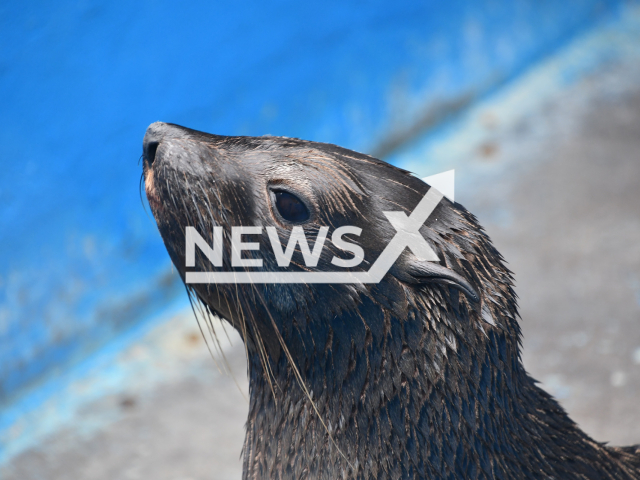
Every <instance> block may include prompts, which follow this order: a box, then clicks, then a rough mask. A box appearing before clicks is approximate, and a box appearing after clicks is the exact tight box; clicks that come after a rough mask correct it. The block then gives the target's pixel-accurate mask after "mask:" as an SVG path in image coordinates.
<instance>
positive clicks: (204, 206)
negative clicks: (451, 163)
mask: <svg viewBox="0 0 640 480" xmlns="http://www.w3.org/2000/svg"><path fill="white" fill-rule="evenodd" d="M143 152H144V153H143V158H144V162H143V175H144V182H145V191H146V194H147V198H148V200H149V204H150V206H151V209H152V211H153V215H154V217H155V219H156V222H157V225H158V228H159V231H160V233H161V235H162V238H163V240H164V243H165V245H166V247H167V251H168V252H169V255H170V257H171V259H172V261H173V263H174V264H175V266H176V268H177V270H178V272H179V273H180V275H181V276H182V278H183V280H184V279H185V275H186V272H187V271H191V270H198V271H207V270H211V268H212V267H211V264H210V263H208V260H207V259H206V258H205V257H204V256H203V255H197V254H196V255H195V256H196V258H195V260H194V265H195V267H194V268H187V267H186V266H185V265H186V263H185V261H186V257H185V248H186V241H185V229H186V227H188V226H191V227H195V228H196V229H197V231H198V232H199V233H200V234H201V235H202V236H203V238H204V239H205V240H206V241H207V242H208V244H210V245H212V244H214V240H215V239H214V238H213V237H214V233H213V231H214V227H223V232H224V236H225V237H224V238H225V239H226V240H229V238H228V237H229V229H230V228H232V227H233V226H241V225H243V226H251V225H253V226H264V227H273V229H272V231H274V232H276V233H277V236H278V238H279V240H280V242H281V244H282V245H283V246H284V245H287V241H288V238H289V235H290V234H291V232H292V228H293V227H295V226H302V227H303V228H304V232H305V233H306V234H307V236H308V237H309V238H310V239H313V238H319V237H318V235H319V234H320V233H321V232H322V228H323V227H324V226H328V227H330V228H331V229H336V228H338V227H340V226H343V225H351V226H356V227H358V228H359V229H361V234H360V235H359V236H357V237H356V236H353V235H352V236H351V237H349V240H350V242H351V243H352V244H357V245H358V246H360V247H361V248H362V251H364V252H365V255H364V261H362V262H361V263H360V264H359V265H357V266H354V267H352V268H351V271H354V272H360V271H362V272H364V271H367V270H368V269H369V268H370V266H371V264H372V263H373V262H374V261H375V259H376V258H378V256H379V255H380V254H381V252H382V251H383V250H384V248H385V247H386V245H387V244H388V243H389V242H390V240H391V239H392V237H393V236H394V234H395V230H394V228H393V227H392V225H391V224H390V222H389V220H388V219H387V217H385V215H384V214H383V212H385V211H387V212H388V211H403V212H406V214H407V215H409V214H410V213H411V212H412V211H413V209H414V208H415V207H416V205H417V204H418V202H419V201H420V200H421V199H422V198H423V197H424V196H425V194H426V193H428V191H429V189H430V188H431V187H430V186H429V185H427V184H426V183H424V182H422V181H421V180H420V179H418V178H416V177H414V176H412V175H411V174H410V173H409V172H407V171H404V170H401V169H399V168H396V167H394V166H391V165H389V164H387V163H385V162H383V161H380V160H377V159H375V158H372V157H370V156H367V155H363V154H360V153H356V152H353V151H350V150H347V149H344V148H341V147H338V146H335V145H330V144H323V143H316V142H310V141H304V140H299V139H293V138H285V137H272V136H265V137H227V136H219V135H210V134H207V133H203V132H199V131H195V130H191V129H188V128H184V127H180V126H177V125H172V124H166V123H154V124H152V125H151V126H150V127H149V128H148V130H147V132H146V135H145V137H144V142H143ZM419 232H420V234H421V235H422V237H423V238H424V239H425V240H426V242H428V244H429V245H430V246H431V248H432V249H433V251H434V252H435V253H436V254H437V256H438V258H439V262H425V261H424V260H421V259H420V258H418V257H417V256H416V255H415V254H414V253H413V252H412V251H411V249H405V251H404V252H403V253H402V255H401V256H400V257H399V258H398V259H397V260H396V262H395V263H394V265H393V266H392V267H391V269H390V270H389V272H388V273H387V274H386V275H385V276H384V278H383V279H382V281H380V282H379V283H377V284H284V283H283V284H268V283H266V284H186V286H187V291H188V293H189V296H190V298H192V299H193V300H194V301H195V302H196V306H199V307H201V308H202V309H204V311H205V312H206V313H207V314H209V315H217V316H219V317H221V318H223V319H226V320H227V321H228V322H229V323H230V324H231V325H233V327H234V328H236V329H237V330H238V331H239V332H240V335H241V336H242V338H243V340H244V342H245V345H246V350H247V355H248V375H249V379H250V407H249V417H248V420H247V425H246V428H247V432H246V439H245V443H244V448H243V471H244V473H243V476H244V478H245V479H262V478H273V479H330V480H335V479H337V478H343V479H346V478H359V479H394V480H395V479H417V478H447V479H481V478H487V479H488V478H496V479H515V478H518V479H519V478H531V479H540V478H549V479H638V478H640V447H638V446H633V447H609V446H605V445H604V444H601V443H598V442H596V441H594V440H592V439H591V438H590V437H589V436H588V435H586V434H585V433H584V432H582V431H581V430H580V429H579V428H578V426H577V425H576V424H575V423H574V422H573V421H572V420H571V419H570V418H569V417H568V416H567V414H566V413H565V411H564V410H563V409H562V407H560V405H559V404H558V403H557V402H556V401H555V400H554V399H553V398H552V397H551V396H550V395H549V394H547V393H546V392H545V391H543V390H542V389H540V388H539V387H538V386H537V385H536V382H535V380H534V379H533V378H531V377H530V376H529V375H528V374H527V372H526V371H525V369H524V367H523V365H522V362H521V358H520V335H521V333H520V328H519V326H518V321H517V320H518V311H517V304H516V294H515V292H514V289H513V278H512V275H511V272H510V271H509V270H508V269H507V268H506V266H505V264H504V261H503V258H502V257H501V255H500V253H499V252H498V251H497V250H496V249H495V248H494V247H493V245H492V243H491V241H490V239H489V237H488V236H487V234H486V233H485V232H484V231H483V229H482V227H481V226H480V225H479V224H478V222H477V220H476V218H475V217H474V216H473V215H472V214H471V213H469V212H468V211H467V210H466V209H465V208H464V207H463V206H461V205H460V204H458V203H452V202H451V201H449V200H447V199H446V198H445V199H442V201H440V203H438V205H437V207H436V208H435V210H434V211H433V214H432V215H430V216H429V218H428V219H427V220H426V221H425V222H424V224H423V225H422V226H421V227H420V229H419ZM251 239H252V241H253V242H254V244H255V245H257V247H260V248H261V250H260V255H261V259H262V265H261V266H260V267H251V268H250V270H252V271H278V268H279V267H278V265H279V264H278V262H277V258H275V257H274V255H272V254H271V253H270V252H271V244H270V239H269V236H268V235H267V233H266V232H265V230H264V229H262V230H261V233H259V234H255V235H252V236H251ZM316 241H317V240H316ZM255 245H254V247H255ZM257 247H255V248H257ZM257 254H258V252H257V250H255V249H253V250H247V251H245V252H244V256H245V257H246V258H247V259H254V260H255V259H257ZM292 255H293V256H292V257H291V265H290V267H289V270H294V271H300V272H303V271H333V270H335V269H336V267H335V266H334V265H332V264H331V259H332V258H336V257H338V258H343V259H345V258H349V254H348V252H345V251H344V249H343V248H338V247H336V245H335V244H329V243H327V244H325V246H324V248H323V250H322V251H321V253H320V254H319V257H318V262H317V265H315V266H311V267H310V266H307V264H305V262H304V261H303V260H304V259H303V252H301V251H300V249H297V250H296V251H295V252H294V253H293V254H292ZM231 256H232V252H231V251H230V247H229V242H227V243H224V249H223V251H222V258H221V262H222V266H223V269H224V270H227V271H229V270H236V271H241V270H243V269H242V268H240V269H238V268H237V267H236V268H234V266H233V261H232V258H231ZM245 268H246V267H245Z"/></svg>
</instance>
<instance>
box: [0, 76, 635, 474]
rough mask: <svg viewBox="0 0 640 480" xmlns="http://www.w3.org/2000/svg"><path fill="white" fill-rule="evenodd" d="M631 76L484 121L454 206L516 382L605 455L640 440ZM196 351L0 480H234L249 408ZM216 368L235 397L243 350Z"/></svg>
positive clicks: (92, 408) (21, 460)
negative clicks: (505, 269)
mask: <svg viewBox="0 0 640 480" xmlns="http://www.w3.org/2000/svg"><path fill="white" fill-rule="evenodd" d="M639 72H640V68H639V66H638V65H617V64H612V65H610V66H609V67H608V68H606V69H600V70H598V71H595V72H593V73H592V74H589V75H587V76H585V77H584V78H583V79H582V80H581V81H579V82H577V83H576V84H575V85H573V86H571V87H570V88H568V89H567V90H566V91H565V92H564V93H563V95H562V97H560V98H553V99H552V100H549V101H547V102H546V103H543V104H541V105H540V108H539V111H538V112H537V113H536V114H535V115H532V116H530V117H528V118H524V119H522V120H521V121H518V122H515V123H510V124H508V125H505V126H504V128H497V127H496V125H499V124H500V122H501V121H502V119H501V118H500V117H494V116H492V115H491V112H485V114H484V116H483V117H482V118H483V120H482V121H483V122H484V127H486V135H485V136H484V137H483V139H482V141H480V142H479V143H477V145H474V146H473V148H474V151H475V155H476V158H475V159H474V161H475V162H476V163H477V164H478V165H481V166H483V167H482V168H484V170H483V171H486V172H489V173H487V174H486V175H485V176H483V177H482V181H478V182H475V183H474V182H473V181H470V179H469V178H467V179H466V180H465V179H464V178H463V180H464V181H463V184H464V185H466V186H467V187H468V188H465V189H463V190H459V193H457V199H458V200H459V201H460V202H461V203H463V204H464V205H465V206H467V208H469V209H470V210H471V211H473V212H474V213H476V214H477V216H478V217H479V219H480V221H481V223H483V225H484V226H485V228H486V230H487V231H488V233H489V235H490V236H491V237H492V238H493V240H494V242H495V244H496V246H497V247H498V249H499V250H500V251H501V252H502V254H503V255H504V256H505V258H506V259H507V261H508V262H509V265H510V267H511V269H512V270H513V271H514V272H515V278H516V282H517V284H516V291H517V293H518V295H519V297H520V306H521V315H522V327H523V332H524V354H523V357H524V361H525V364H526V367H527V369H528V370H529V371H530V373H531V374H532V375H533V376H534V377H536V378H537V379H539V380H540V381H541V382H542V383H543V386H544V388H546V389H547V390H548V391H550V392H551V393H553V394H554V395H555V396H556V397H557V398H558V399H559V401H560V402H561V403H562V404H563V405H564V406H565V408H566V409H567V410H568V411H569V413H570V415H571V416H572V417H573V418H574V420H576V421H577V422H578V424H579V425H580V426H581V427H582V428H583V429H584V430H586V431H587V432H588V433H589V434H591V435H592V436H593V437H594V438H595V439H597V440H599V441H611V442H612V443H614V444H630V443H640V401H639V399H640V82H637V81H636V80H634V79H637V78H640V76H638V73H639ZM506 159H509V162H510V163H509V164H510V165H512V166H511V167H509V168H498V166H499V165H500V164H501V163H502V162H505V161H506ZM434 173H435V172H434ZM461 175H462V177H464V172H461ZM471 180H473V179H471ZM191 339H192V340H191V341H193V342H195V341H196V340H195V339H194V337H191ZM198 348H200V350H199V351H200V353H199V354H198V355H194V356H192V357H190V358H189V360H188V361H185V363H184V369H185V372H187V373H185V375H184V376H183V378H180V377H178V378H177V379H175V380H172V381H167V382H161V383H160V384H158V385H157V386H156V387H154V388H153V389H152V391H149V392H146V393H140V394H138V393H136V392H135V391H129V392H122V394H119V395H113V396H111V397H108V398H105V399H103V400H101V401H100V402H97V403H94V404H92V405H89V406H87V407H86V409H85V410H84V411H83V412H82V414H81V415H79V416H78V419H77V422H78V424H82V423H83V422H87V423H90V422H92V421H93V420H94V419H95V418H97V417H100V416H101V415H104V412H105V411H109V412H118V413H117V415H114V420H113V421H111V422H109V423H108V424H106V425H105V426H104V427H101V428H99V429H95V430H93V431H91V433H89V434H85V435H81V434H79V433H78V432H79V429H78V428H77V427H78V425H69V427H68V428H66V429H65V430H63V431H59V432H58V433H55V434H54V435H52V436H50V437H49V438H48V439H47V440H46V441H44V442H42V443H41V444H40V445H39V446H38V447H37V448H33V449H31V450H29V451H26V452H24V453H22V454H21V455H19V456H17V457H16V458H15V459H14V460H13V461H12V462H11V463H10V464H9V465H8V466H7V467H6V468H5V469H4V470H3V471H0V478H3V479H5V480H30V479H51V480H55V479H105V480H106V479H109V480H116V479H137V478H153V479H157V480H164V479H166V480H178V479H181V480H186V479H192V480H196V479H227V478H240V473H241V465H240V461H239V455H240V450H241V444H242V439H243V434H244V428H243V425H244V421H245V415H246V410H247V404H246V402H245V401H244V400H243V398H242V395H241V394H240V393H239V391H238V388H237V387H236V385H235V384H234V382H233V381H232V379H231V378H230V377H225V376H222V375H219V374H215V373H214V371H213V369H212V368H210V367H211V364H212V361H211V359H210V358H209V357H208V356H207V354H206V353H202V352H204V350H203V349H202V347H201V346H200V347H198ZM228 356H229V363H230V364H231V366H232V369H233V370H234V372H235V376H236V378H237V379H238V380H239V381H240V383H241V384H242V388H244V389H245V390H246V380H245V371H244V369H245V366H244V360H243V356H244V352H243V351H242V347H241V346H240V345H236V346H235V347H233V348H231V349H230V350H228ZM194 372H196V374H194Z"/></svg>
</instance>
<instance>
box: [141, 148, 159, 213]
mask: <svg viewBox="0 0 640 480" xmlns="http://www.w3.org/2000/svg"><path fill="white" fill-rule="evenodd" d="M144 162H145V168H144V191H145V193H146V194H147V200H148V201H149V205H150V206H151V210H152V211H154V212H155V211H160V210H162V202H161V201H160V195H158V191H157V189H156V181H155V175H154V170H153V167H152V166H150V165H148V164H147V159H146V158H145V160H144Z"/></svg>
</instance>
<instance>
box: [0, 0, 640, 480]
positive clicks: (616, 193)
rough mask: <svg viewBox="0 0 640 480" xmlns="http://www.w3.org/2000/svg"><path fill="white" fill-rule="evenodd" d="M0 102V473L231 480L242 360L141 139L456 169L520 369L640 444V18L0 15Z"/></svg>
mask: <svg viewBox="0 0 640 480" xmlns="http://www.w3.org/2000/svg"><path fill="white" fill-rule="evenodd" d="M0 105H1V107H0V167H1V169H0V172H1V173H0V478H2V479H41V478H43V479H66V478H73V479H85V478H86V479H120V478H122V479H135V478H154V479H173V480H178V479H182V480H185V479H193V480H195V479H205V478H207V479H210V478H214V479H227V478H240V474H241V463H240V459H239V458H240V450H241V446H242V440H243V437H244V422H245V417H246V411H247V402H246V400H245V396H246V391H247V384H246V366H245V362H244V350H243V347H242V344H241V342H240V340H239V338H238V337H237V335H235V334H234V332H232V331H230V328H229V327H227V330H226V331H227V333H228V337H227V336H226V334H225V333H224V332H222V331H221V338H222V339H223V346H222V350H223V353H224V357H225V358H223V356H222V355H221V354H220V353H219V354H217V355H216V359H215V360H216V361H214V359H212V358H211V356H210V355H209V352H208V351H207V349H206V347H205V345H204V342H203V341H202V339H201V336H200V332H199V330H198V327H197V324H196V321H195V319H194V318H193V315H192V313H191V311H190V309H189V306H188V301H187V298H186V294H185V292H184V287H183V286H182V285H181V283H180V280H179V278H178V276H177V274H176V273H175V271H174V270H172V268H171V264H170V260H169V257H168V255H167V254H166V251H165V248H164V245H163V244H162V241H161V239H160V235H159V234H158V232H157V229H156V226H155V223H154V221H153V219H152V218H150V217H149V216H148V215H147V214H146V213H145V210H144V208H143V204H142V202H141V198H140V191H139V180H140V175H141V165H140V164H139V158H140V155H141V153H142V137H143V135H144V132H145V129H146V127H147V126H148V125H149V124H150V123H152V122H154V121H157V120H161V121H166V122H172V123H178V124H182V125H185V126H189V127H191V128H195V129H199V130H204V131H207V132H212V133H217V134H223V135H264V134H272V135H284V136H291V137H301V138H305V139H309V140H315V141H322V142H330V143H337V144H340V145H342V146H344V147H347V148H350V149H354V150H358V151H362V152H365V153H369V154H372V155H374V156H377V157H379V158H383V159H385V160H387V161H390V162H392V163H394V164H396V165H398V166H401V167H403V168H407V169H409V170H411V171H413V172H415V173H416V174H418V175H419V176H426V175H430V174H435V173H439V172H442V171H444V170H449V169H452V168H455V169H456V200H457V201H459V202H460V203H462V204H463V205H464V206H466V207H467V208H468V209H469V210H471V211H472V212H473V213H475V214H476V215H477V216H478V218H479V219H480V222H481V223H482V224H483V225H484V227H485V229H486V230H487V232H488V234H489V235H490V236H491V237H492V239H493V240H494V243H495V244H496V246H497V248H498V250H500V251H501V253H502V254H503V255H504V256H505V258H506V260H507V262H509V265H510V268H511V269H512V270H513V271H514V272H515V278H516V291H517V292H518V295H519V297H520V305H521V315H522V322H521V323H522V327H523V331H524V350H523V358H524V361H525V365H526V367H527V369H528V370H529V372H530V373H531V374H532V375H533V376H534V377H535V378H537V379H538V380H540V381H541V383H542V385H543V387H544V388H545V389H547V390H548V391H549V392H551V393H552V394H553V395H554V396H556V398H558V400H559V401H560V402H561V403H562V405H563V406H564V407H565V408H566V409H567V410H568V411H569V413H570V415H571V416H572V418H573V419H574V420H576V421H577V422H578V423H579V424H580V426H581V427H582V428H584V429H585V430H586V431H587V433H589V434H590V435H592V436H593V437H594V438H595V439H596V440H598V441H610V442H612V443H614V444H630V443H640V407H639V406H638V405H639V402H638V398H640V4H639V3H638V2H632V1H623V0H569V1H566V2H552V1H547V0H542V1H541V0H515V1H514V0H509V1H506V0H504V1H503V0H482V1H470V0H456V1H452V2H446V3H445V2H435V1H430V0H427V1H424V2H413V1H403V0H402V1H396V2H379V1H373V2H359V1H354V2H323V3H322V4H320V3H311V2H292V1H286V0H282V1H279V2H271V3H269V4H267V3H263V2H253V1H246V2H204V1H194V2H188V3H186V2H185V3H183V4H178V3H177V2H175V3H172V2H166V1H146V2H145V1H141V2H123V1H114V2H109V3H107V2H95V1H90V0H79V1H70V0H61V1H58V2H39V1H34V2H7V1H4V2H1V3H0ZM143 201H144V200H143Z"/></svg>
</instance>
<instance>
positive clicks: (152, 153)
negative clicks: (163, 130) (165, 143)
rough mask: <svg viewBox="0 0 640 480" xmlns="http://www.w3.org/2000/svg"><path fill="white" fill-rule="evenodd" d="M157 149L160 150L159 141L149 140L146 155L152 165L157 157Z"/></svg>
mask: <svg viewBox="0 0 640 480" xmlns="http://www.w3.org/2000/svg"><path fill="white" fill-rule="evenodd" d="M156 150H158V142H149V143H148V144H147V151H146V152H144V156H145V158H146V159H147V162H149V165H152V164H153V161H154V160H155V159H156Z"/></svg>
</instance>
